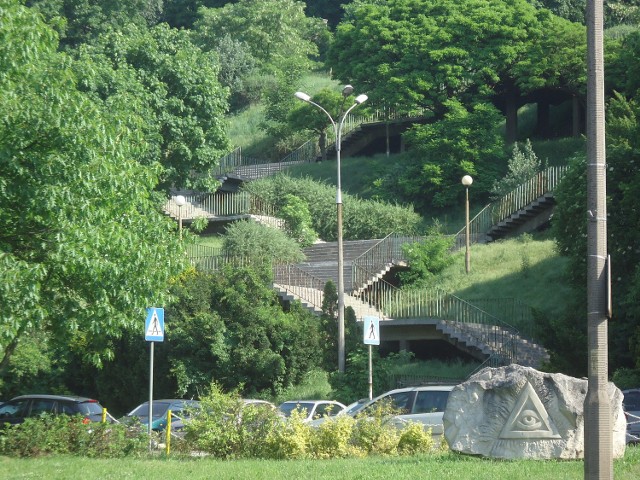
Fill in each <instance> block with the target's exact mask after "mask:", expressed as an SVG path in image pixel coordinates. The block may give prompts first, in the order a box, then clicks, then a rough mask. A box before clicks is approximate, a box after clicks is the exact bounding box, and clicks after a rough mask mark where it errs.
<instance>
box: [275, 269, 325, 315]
mask: <svg viewBox="0 0 640 480" xmlns="http://www.w3.org/2000/svg"><path fill="white" fill-rule="evenodd" d="M273 283H275V284H278V285H279V286H281V287H282V288H284V289H285V290H286V291H287V292H289V293H291V294H293V295H295V296H297V297H298V298H299V299H301V300H303V301H304V302H306V303H308V304H310V305H311V306H313V307H315V308H317V309H318V310H322V299H323V297H324V286H325V283H324V282H323V281H322V280H320V279H318V278H316V277H314V276H313V275H311V274H310V273H308V272H307V271H305V270H302V269H301V268H300V267H298V266H297V265H293V264H283V265H275V266H274V267H273Z"/></svg>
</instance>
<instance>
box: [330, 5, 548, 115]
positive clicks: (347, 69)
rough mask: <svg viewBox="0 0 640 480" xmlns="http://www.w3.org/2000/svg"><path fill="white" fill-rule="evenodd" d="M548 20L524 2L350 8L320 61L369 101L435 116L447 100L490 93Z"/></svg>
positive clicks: (469, 98) (541, 31)
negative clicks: (418, 109)
mask: <svg viewBox="0 0 640 480" xmlns="http://www.w3.org/2000/svg"><path fill="white" fill-rule="evenodd" d="M549 16H550V14H549V12H548V11H544V10H538V9H536V8H534V7H533V6H532V5H530V4H529V3H527V2H526V0H515V1H512V2H503V1H501V0H491V1H486V0H482V1H480V0H472V1H465V2H458V1H454V0H444V1H443V0H438V1H435V0H390V1H388V2H378V1H361V2H354V3H352V4H351V5H350V6H349V9H348V16H347V18H345V21H344V22H343V23H342V24H340V25H339V26H338V28H337V31H336V35H335V41H334V42H333V44H332V46H331V48H330V50H329V53H328V62H329V64H330V65H331V67H332V68H333V70H334V74H335V75H336V76H337V78H339V79H341V80H343V81H347V80H348V81H349V82H350V83H352V84H353V85H356V86H357V87H358V89H360V90H363V91H365V92H367V94H368V95H369V96H370V97H371V99H372V101H373V102H376V101H378V102H381V101H385V102H387V103H390V104H392V105H393V104H395V105H404V106H412V107H414V106H421V107H424V108H426V109H429V110H431V111H433V112H434V113H435V114H436V115H437V116H439V115H440V114H441V113H442V110H443V109H442V107H443V105H444V102H445V100H447V99H449V98H452V97H456V98H458V99H459V100H460V101H462V102H463V103H469V102H471V101H473V100H475V99H477V98H478V97H479V96H480V97H482V96H486V95H487V94H490V93H491V92H492V91H493V88H494V87H496V86H497V85H498V84H499V83H500V82H503V81H504V79H505V77H508V76H509V71H510V69H511V68H512V67H513V66H514V65H515V64H517V62H519V61H520V60H522V59H525V58H526V57H527V53H528V49H529V47H530V46H531V45H532V44H535V42H537V41H538V40H539V39H540V38H541V37H542V36H543V33H544V30H543V22H544V21H545V20H546V19H548V18H549Z"/></svg>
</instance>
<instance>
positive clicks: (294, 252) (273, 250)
mask: <svg viewBox="0 0 640 480" xmlns="http://www.w3.org/2000/svg"><path fill="white" fill-rule="evenodd" d="M222 248H223V250H224V251H225V252H227V253H228V254H230V255H236V256H239V257H242V258H245V259H247V260H249V261H251V262H260V261H264V259H270V260H271V261H273V262H275V263H287V262H291V263H297V262H301V261H302V260H303V259H304V255H303V253H302V251H301V250H300V246H299V245H298V243H296V241H295V240H293V239H291V238H289V237H288V236H287V235H286V234H285V233H284V232H283V231H281V230H279V229H277V228H273V227H267V226H265V225H261V224H259V223H256V222H252V221H240V222H234V223H232V224H231V225H229V226H228V227H227V230H226V232H225V234H224V236H223V247H222Z"/></svg>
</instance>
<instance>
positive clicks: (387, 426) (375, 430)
mask: <svg viewBox="0 0 640 480" xmlns="http://www.w3.org/2000/svg"><path fill="white" fill-rule="evenodd" d="M397 414H398V411H397V410H396V409H394V408H393V406H392V405H391V403H384V402H376V403H375V404H374V405H372V406H371V407H366V408H365V411H363V412H361V413H360V414H359V415H357V422H356V425H355V428H354V430H353V437H352V441H353V443H354V444H355V445H357V446H358V447H359V448H361V449H362V450H363V451H364V452H365V453H366V454H368V455H396V454H397V453H398V443H399V441H400V430H399V429H398V428H396V426H395V425H394V424H393V421H392V419H393V417H394V416H395V415H397Z"/></svg>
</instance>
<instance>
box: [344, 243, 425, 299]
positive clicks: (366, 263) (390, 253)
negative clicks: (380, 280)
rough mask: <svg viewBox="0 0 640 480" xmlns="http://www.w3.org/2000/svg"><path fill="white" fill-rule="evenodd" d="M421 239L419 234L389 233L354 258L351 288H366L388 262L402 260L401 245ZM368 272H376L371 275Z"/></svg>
mask: <svg viewBox="0 0 640 480" xmlns="http://www.w3.org/2000/svg"><path fill="white" fill-rule="evenodd" d="M422 239H423V237H419V236H409V235H399V234H397V233H390V234H389V235H387V236H386V237H385V238H383V239H382V240H380V242H378V243H377V244H375V245H374V246H373V247H371V248H370V249H369V250H367V251H366V252H364V253H363V254H362V255H360V256H359V257H357V258H355V259H354V260H353V263H352V268H351V279H352V285H353V290H354V291H357V290H359V289H362V288H366V286H367V285H368V284H370V283H371V282H372V281H375V278H377V277H378V276H379V275H380V273H381V272H383V271H384V270H385V269H386V268H387V266H388V265H389V264H392V263H398V262H400V261H403V260H404V253H403V252H402V246H403V245H405V244H407V243H414V242H419V241H420V240H422ZM369 272H378V273H377V274H375V275H374V276H373V277H372V276H370V273H369Z"/></svg>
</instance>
